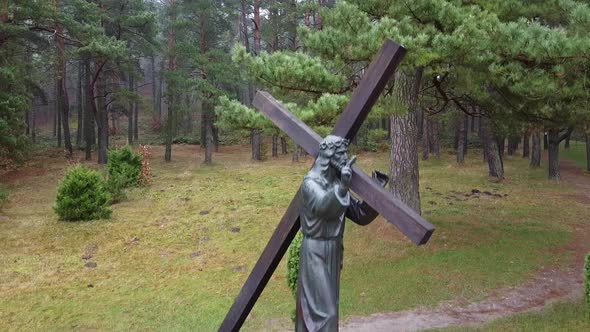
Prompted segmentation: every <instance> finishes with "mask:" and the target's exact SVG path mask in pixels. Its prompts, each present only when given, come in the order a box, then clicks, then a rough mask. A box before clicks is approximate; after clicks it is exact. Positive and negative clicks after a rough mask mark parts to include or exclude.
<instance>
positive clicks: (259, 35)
mask: <svg viewBox="0 0 590 332" xmlns="http://www.w3.org/2000/svg"><path fill="white" fill-rule="evenodd" d="M260 24H261V21H260V0H254V51H255V52H256V55H260V50H261V44H260V41H261V39H262V32H261V29H262V27H261V25H260Z"/></svg>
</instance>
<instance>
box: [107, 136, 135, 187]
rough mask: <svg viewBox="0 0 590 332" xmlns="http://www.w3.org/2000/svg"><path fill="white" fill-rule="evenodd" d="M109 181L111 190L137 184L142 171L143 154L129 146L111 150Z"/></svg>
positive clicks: (108, 164) (108, 163) (108, 166)
mask: <svg viewBox="0 0 590 332" xmlns="http://www.w3.org/2000/svg"><path fill="white" fill-rule="evenodd" d="M107 172H108V175H107V182H108V184H109V190H111V185H113V186H117V188H113V189H116V190H122V188H127V187H131V186H135V185H137V182H138V180H139V174H140V173H141V156H140V155H139V154H137V153H135V152H133V151H132V150H131V148H130V147H129V146H125V147H123V148H121V149H116V150H110V151H109V158H108V162H107Z"/></svg>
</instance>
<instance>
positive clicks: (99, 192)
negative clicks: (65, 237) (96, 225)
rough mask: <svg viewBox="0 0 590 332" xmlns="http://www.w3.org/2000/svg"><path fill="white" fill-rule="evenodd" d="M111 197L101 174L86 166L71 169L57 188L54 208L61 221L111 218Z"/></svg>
mask: <svg viewBox="0 0 590 332" xmlns="http://www.w3.org/2000/svg"><path fill="white" fill-rule="evenodd" d="M109 199H110V196H109V194H108V192H107V190H106V188H105V183H104V180H103V179H102V177H101V176H100V174H99V173H98V172H97V171H94V170H92V169H90V168H88V167H86V166H84V165H77V166H74V167H73V168H70V169H69V170H68V171H67V173H66V175H65V176H64V178H63V180H62V181H61V182H60V183H59V186H58V188H57V199H56V201H55V206H54V207H53V209H54V211H55V213H57V215H58V216H59V218H60V219H61V220H66V221H77V220H92V219H101V218H110V216H111V210H110V209H109V208H108V207H107V205H108V203H109Z"/></svg>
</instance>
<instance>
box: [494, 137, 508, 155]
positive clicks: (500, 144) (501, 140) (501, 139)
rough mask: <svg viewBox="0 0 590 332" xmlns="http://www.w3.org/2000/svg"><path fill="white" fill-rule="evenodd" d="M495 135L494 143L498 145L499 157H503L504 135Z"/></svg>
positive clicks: (504, 148) (504, 149) (504, 147)
mask: <svg viewBox="0 0 590 332" xmlns="http://www.w3.org/2000/svg"><path fill="white" fill-rule="evenodd" d="M495 137H496V145H497V146H498V153H499V154H500V158H501V159H504V151H506V137H504V136H495Z"/></svg>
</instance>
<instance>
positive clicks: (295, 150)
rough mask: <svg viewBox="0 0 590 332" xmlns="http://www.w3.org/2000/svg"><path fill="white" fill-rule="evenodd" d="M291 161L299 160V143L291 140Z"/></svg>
mask: <svg viewBox="0 0 590 332" xmlns="http://www.w3.org/2000/svg"><path fill="white" fill-rule="evenodd" d="M292 160H293V161H299V145H297V143H295V142H293V159H292Z"/></svg>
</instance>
